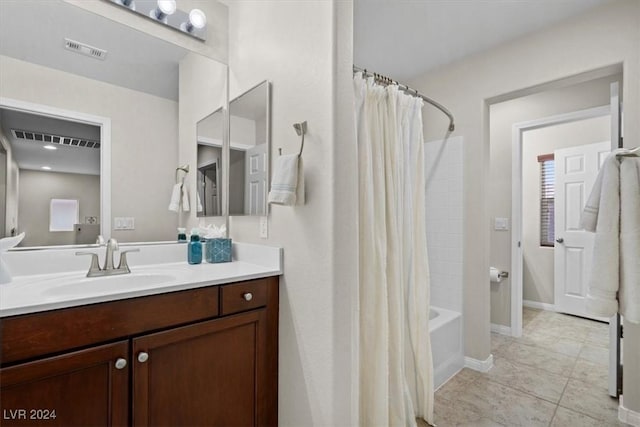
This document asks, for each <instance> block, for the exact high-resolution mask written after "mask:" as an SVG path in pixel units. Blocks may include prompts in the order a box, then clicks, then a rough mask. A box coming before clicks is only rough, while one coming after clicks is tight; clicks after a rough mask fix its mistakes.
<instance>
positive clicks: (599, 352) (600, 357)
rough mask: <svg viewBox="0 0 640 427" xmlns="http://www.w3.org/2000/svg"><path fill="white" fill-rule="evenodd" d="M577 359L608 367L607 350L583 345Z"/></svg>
mask: <svg viewBox="0 0 640 427" xmlns="http://www.w3.org/2000/svg"><path fill="white" fill-rule="evenodd" d="M578 359H583V360H588V361H589V362H593V363H598V364H600V365H606V366H608V365H609V349H608V348H604V347H596V346H593V345H585V346H584V347H582V351H581V352H580V355H579V356H578Z"/></svg>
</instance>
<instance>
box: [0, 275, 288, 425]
mask: <svg viewBox="0 0 640 427" xmlns="http://www.w3.org/2000/svg"><path fill="white" fill-rule="evenodd" d="M188 301H192V304H188ZM172 303H183V305H173V304H172ZM185 303H186V304H185ZM154 306H155V307H154ZM207 306H208V307H209V309H208V312H207V310H206V309H205V308H206V307H207ZM168 307H172V308H171V310H172V311H171V312H170V313H169V312H166V311H165V310H167V308H168ZM136 308H137V309H138V310H142V311H143V314H142V315H143V316H144V319H141V318H140V314H139V313H135V312H130V310H137V309H136ZM92 314H93V317H87V316H92ZM112 316H114V317H113V318H111V317H112ZM123 316H124V317H126V319H127V320H128V321H122V317H123ZM96 317H97V319H99V323H100V325H101V326H98V325H94V326H96V333H95V335H96V336H99V337H100V339H99V340H95V336H94V337H92V334H91V326H92V324H93V323H95V321H96ZM116 317H117V318H120V320H119V321H118V320H117V319H116ZM167 318H171V319H172V323H171V324H170V325H168V324H167V321H166V319H167ZM109 320H113V321H114V323H112V324H111V326H109V325H108V323H104V322H108V321H109ZM70 321H72V322H74V325H75V327H71V328H70V327H69V324H68V322H70ZM47 325H48V326H47ZM0 326H1V331H2V359H1V360H2V369H0V407H1V409H2V413H1V414H0V415H1V418H0V425H2V426H13V425H16V426H26V425H29V426H32V425H42V426H93V425H95V426H111V425H113V426H116V425H134V426H263V425H264V426H266V425H273V426H275V425H277V396H278V389H277V375H278V374H277V368H278V366H277V363H278V362H277V360H278V350H277V343H278V278H277V277H271V278H266V279H258V280H251V281H246V282H238V283H233V284H229V285H221V286H217V287H208V288H200V289H196V290H188V291H180V292H175V293H171V294H162V295H157V296H148V297H142V298H135V299H129V300H124V301H114V302H107V303H101V304H96V305H92V306H83V307H76V308H68V309H63V310H56V311H51V312H43V313H37V314H28V315H22V316H15V317H9V318H5V319H2V323H1V325H0ZM29 327H33V328H34V329H32V330H31V331H30V330H29ZM87 327H88V328H89V329H86V328H87ZM42 328H45V330H42ZM59 328H63V329H64V331H67V332H71V331H73V330H74V328H75V333H73V337H67V338H66V339H63V337H62V336H61V334H60V333H59V332H56V331H58V330H59ZM18 334H28V335H27V336H29V337H30V338H29V339H26V338H24V336H25V335H23V339H22V340H20V339H19V338H20V337H19V336H18ZM34 336H36V337H39V339H40V340H41V341H47V342H45V343H42V342H39V345H38V346H36V347H37V348H38V350H37V351H35V352H34V350H33V349H31V347H30V343H31V340H32V339H33V338H34ZM106 341H108V343H106ZM21 410H26V412H21ZM30 411H40V412H30ZM46 411H49V412H48V413H47V412H46ZM53 411H55V412H53ZM47 414H48V416H47ZM52 416H53V417H55V418H53V417H52ZM38 417H39V418H38ZM45 418H46V419H45Z"/></svg>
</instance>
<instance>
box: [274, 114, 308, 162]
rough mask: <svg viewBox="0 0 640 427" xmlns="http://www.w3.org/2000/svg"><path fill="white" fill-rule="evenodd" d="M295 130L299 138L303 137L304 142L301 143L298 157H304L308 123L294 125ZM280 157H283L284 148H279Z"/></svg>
mask: <svg viewBox="0 0 640 427" xmlns="http://www.w3.org/2000/svg"><path fill="white" fill-rule="evenodd" d="M293 128H294V129H295V130H296V133H297V134H298V135H299V136H302V141H301V143H300V152H299V153H298V157H300V156H302V150H304V134H305V133H307V121H306V120H305V121H304V122H302V123H294V124H293ZM278 155H280V156H282V148H278Z"/></svg>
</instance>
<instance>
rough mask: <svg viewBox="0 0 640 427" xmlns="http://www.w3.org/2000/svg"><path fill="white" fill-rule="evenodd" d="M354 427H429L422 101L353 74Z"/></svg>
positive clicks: (430, 401) (430, 371)
mask: <svg viewBox="0 0 640 427" xmlns="http://www.w3.org/2000/svg"><path fill="white" fill-rule="evenodd" d="M354 90H355V113H356V127H357V142H358V171H359V172H358V173H359V251H360V260H359V272H360V284H359V295H360V301H359V310H360V325H359V327H360V421H361V424H362V425H365V426H415V425H416V420H415V418H416V417H421V418H423V419H425V420H426V421H428V422H429V423H431V424H433V367H432V361H431V346H430V340H429V271H428V261H427V241H426V229H425V173H424V158H423V155H424V149H423V136H422V113H421V109H422V103H423V101H422V99H420V98H414V97H412V96H409V95H406V94H404V93H401V92H400V91H399V90H398V89H397V87H395V86H389V87H381V86H378V85H376V84H375V83H374V82H373V80H372V79H366V80H365V79H363V78H362V75H361V74H359V73H358V74H356V75H355V76H354Z"/></svg>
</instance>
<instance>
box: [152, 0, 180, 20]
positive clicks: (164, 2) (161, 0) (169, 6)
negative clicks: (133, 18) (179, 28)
mask: <svg viewBox="0 0 640 427" xmlns="http://www.w3.org/2000/svg"><path fill="white" fill-rule="evenodd" d="M175 12H176V0H158V7H156V8H155V9H153V10H152V11H151V12H149V16H150V17H152V18H153V19H157V20H158V21H160V22H164V23H165V24H166V23H167V18H168V17H169V15H173V14H174V13H175Z"/></svg>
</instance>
